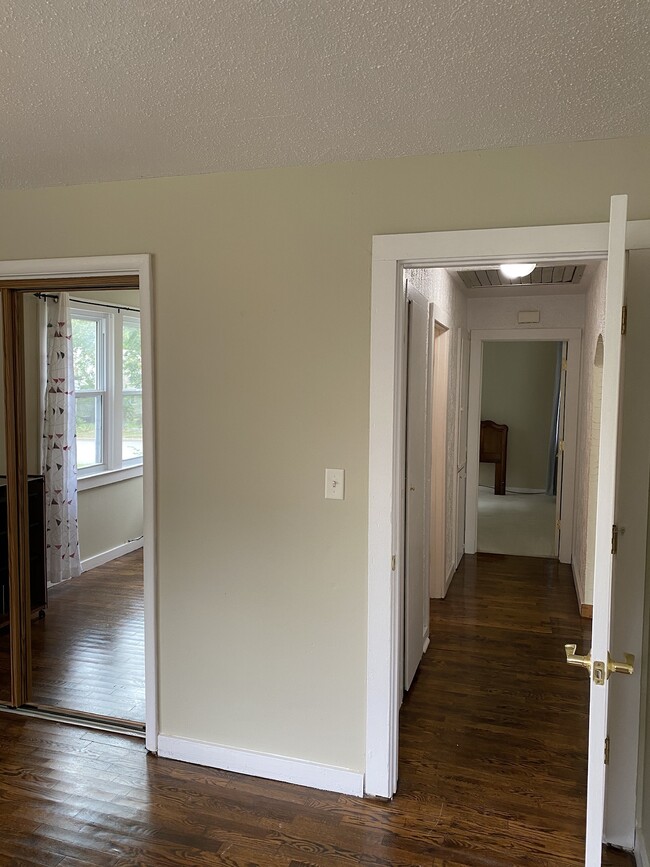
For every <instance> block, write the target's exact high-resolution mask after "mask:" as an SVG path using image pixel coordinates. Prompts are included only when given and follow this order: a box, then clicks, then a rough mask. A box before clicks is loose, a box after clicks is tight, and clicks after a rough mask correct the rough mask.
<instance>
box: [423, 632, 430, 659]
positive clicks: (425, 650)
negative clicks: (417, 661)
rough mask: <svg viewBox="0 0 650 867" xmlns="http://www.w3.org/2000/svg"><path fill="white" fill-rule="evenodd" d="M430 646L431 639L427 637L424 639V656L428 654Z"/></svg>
mask: <svg viewBox="0 0 650 867" xmlns="http://www.w3.org/2000/svg"><path fill="white" fill-rule="evenodd" d="M430 644H431V639H430V638H429V636H428V635H427V637H426V638H425V639H424V644H423V645H422V656H424V654H425V653H426V652H427V650H428V649H429V645H430Z"/></svg>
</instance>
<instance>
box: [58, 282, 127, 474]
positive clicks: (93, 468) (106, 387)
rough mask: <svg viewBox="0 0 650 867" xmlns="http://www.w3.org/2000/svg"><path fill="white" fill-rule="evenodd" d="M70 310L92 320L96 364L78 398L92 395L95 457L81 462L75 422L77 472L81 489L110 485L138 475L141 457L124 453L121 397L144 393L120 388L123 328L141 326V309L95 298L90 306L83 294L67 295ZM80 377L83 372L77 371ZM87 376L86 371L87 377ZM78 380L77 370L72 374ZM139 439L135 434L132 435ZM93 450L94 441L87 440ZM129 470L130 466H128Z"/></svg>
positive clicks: (83, 318)
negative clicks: (104, 303) (90, 384)
mask: <svg viewBox="0 0 650 867" xmlns="http://www.w3.org/2000/svg"><path fill="white" fill-rule="evenodd" d="M70 313H71V318H72V320H73V326H72V327H73V335H74V327H75V326H74V320H77V321H78V322H79V321H81V320H85V321H87V322H94V323H96V326H97V327H96V330H95V340H96V342H95V364H94V370H95V375H94V377H92V376H91V379H93V378H94V382H93V386H94V388H92V389H85V390H80V389H77V392H76V398H77V407H78V406H79V403H78V401H80V400H84V398H95V399H96V401H95V409H94V412H95V417H94V420H95V425H96V437H97V439H96V440H95V449H94V456H95V457H96V458H98V460H97V462H96V463H87V464H85V465H82V463H80V462H79V458H80V457H81V455H80V451H79V445H80V442H81V440H80V439H79V428H78V427H77V460H78V464H77V478H78V483H79V484H78V489H79V490H80V491H84V490H87V489H89V488H96V487H98V486H100V485H108V484H112V483H114V482H119V481H123V480H124V479H128V478H133V477H135V476H138V475H142V457H141V456H136V457H133V458H125V457H124V430H123V420H124V415H123V403H124V398H125V397H126V396H138V397H140V399H142V389H133V388H131V389H125V388H124V378H123V375H124V369H123V360H124V359H123V347H124V343H123V340H124V329H125V327H128V326H129V325H134V324H135V325H137V328H138V330H141V321H140V313H139V312H134V311H128V312H126V311H123V310H122V309H121V308H119V307H114V306H109V305H107V306H105V307H104V306H101V305H100V304H97V303H95V302H93V304H92V306H90V305H89V304H88V303H84V299H82V298H78V297H74V298H73V297H71V298H70ZM81 378H82V379H83V378H84V377H83V376H82V377H81ZM86 378H87V377H86ZM75 380H77V376H75ZM135 442H137V438H136V440H135ZM91 451H93V447H92V445H91ZM129 470H130V471H131V472H128V471H129Z"/></svg>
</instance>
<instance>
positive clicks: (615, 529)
mask: <svg viewBox="0 0 650 867" xmlns="http://www.w3.org/2000/svg"><path fill="white" fill-rule="evenodd" d="M617 551H618V527H617V526H616V524H613V525H612V554H616V552H617Z"/></svg>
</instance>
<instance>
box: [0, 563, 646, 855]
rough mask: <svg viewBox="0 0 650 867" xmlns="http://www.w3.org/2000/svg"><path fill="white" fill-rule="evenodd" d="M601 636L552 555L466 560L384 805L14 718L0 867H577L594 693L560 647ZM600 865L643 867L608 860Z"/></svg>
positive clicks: (4, 777)
mask: <svg viewBox="0 0 650 867" xmlns="http://www.w3.org/2000/svg"><path fill="white" fill-rule="evenodd" d="M134 559H135V558H134ZM589 626H590V624H589V622H588V621H585V620H583V619H581V618H580V617H579V616H578V614H577V605H576V600H575V592H574V590H573V582H572V578H571V573H570V571H569V570H568V569H567V568H566V567H563V566H560V565H559V564H558V563H557V562H556V561H547V560H533V559H528V558H512V557H501V556H499V555H478V556H476V557H466V558H465V559H464V561H463V564H462V567H461V569H460V570H459V572H458V574H457V575H456V577H455V578H454V581H453V582H452V585H451V588H450V590H449V593H448V596H447V598H446V599H445V600H444V601H442V602H441V601H432V603H431V645H430V647H429V650H428V651H427V654H426V655H425V657H424V658H423V660H422V664H421V666H420V670H419V672H418V674H417V675H416V679H415V682H414V685H413V687H412V689H411V691H410V693H409V694H408V695H407V696H406V698H405V701H404V704H403V707H402V711H401V732H400V780H399V789H398V793H397V795H396V797H395V798H394V800H393V801H392V802H390V803H384V802H381V801H376V800H371V799H368V800H363V799H359V798H353V797H350V796H347V795H337V794H332V793H327V792H319V791H316V790H313V789H306V788H302V787H299V786H291V785H288V784H286V783H278V782H273V781H266V780H259V779H255V778H253V777H245V776H240V775H236V774H232V773H228V772H226V771H219V770H213V769H209V768H201V767H197V766H194V765H189V764H185V763H183V762H172V761H169V760H165V759H160V758H158V757H156V756H152V755H148V754H147V753H146V752H145V750H144V745H143V743H142V741H141V740H138V739H135V738H128V737H124V736H121V735H114V734H104V733H101V732H97V731H93V730H84V729H80V728H75V727H70V726H64V725H60V724H55V723H51V722H48V721H44V720H36V719H26V718H23V717H16V716H11V715H8V714H2V715H0V867H1V865H9V864H16V865H32V864H33V865H40V867H81V865H84V867H91V865H92V867H118V865H120V867H121V865H125V867H126V865H128V867H133V865H142V867H179V865H196V867H205V865H225V867H338V865H340V867H353V865H366V867H417V865H419V867H577V865H580V864H582V863H583V855H582V853H583V847H584V823H585V783H586V768H587V764H586V743H587V714H588V688H589V684H588V679H587V678H586V677H585V676H583V673H582V672H581V671H579V670H577V669H572V668H570V667H569V666H567V665H566V662H565V661H564V643H565V642H568V641H571V642H574V641H575V642H577V643H578V644H579V645H582V647H588V645H589V640H590V632H589ZM91 646H92V648H93V651H92V652H93V653H94V652H103V651H102V650H101V648H102V646H103V645H102V642H101V641H93V642H91V643H89V644H88V647H89V648H90V647H91ZM91 657H92V653H91V654H90V655H89V656H88V657H87V658H86V663H87V662H88V659H90V658H91ZM54 658H60V657H57V656H56V655H55V657H54ZM63 682H68V681H66V680H65V678H64V679H63ZM134 682H135V681H134ZM82 693H83V689H81V688H80V689H79V691H78V693H77V694H79V695H81V694H82ZM109 694H110V689H107V690H102V691H101V695H102V698H105V697H106V695H109ZM603 863H604V865H606V867H623V865H630V864H633V863H634V861H633V859H631V857H630V856H629V855H627V854H626V853H617V852H607V853H606V854H605V856H604V861H603Z"/></svg>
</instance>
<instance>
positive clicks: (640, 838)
mask: <svg viewBox="0 0 650 867" xmlns="http://www.w3.org/2000/svg"><path fill="white" fill-rule="evenodd" d="M634 857H635V858H636V864H637V867H650V857H649V856H648V847H647V846H646V842H645V835H644V833H643V830H642V829H641V828H637V829H636V838H635V841H634Z"/></svg>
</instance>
